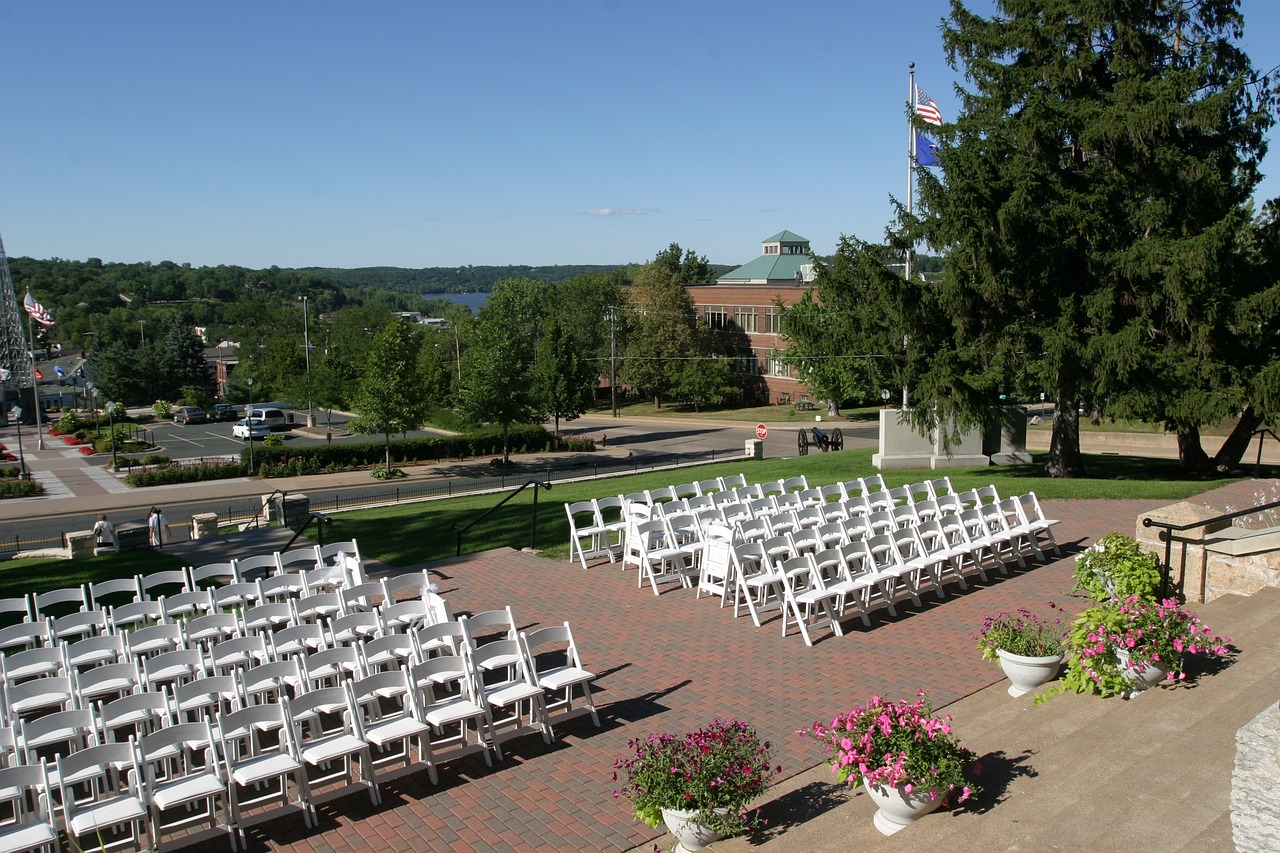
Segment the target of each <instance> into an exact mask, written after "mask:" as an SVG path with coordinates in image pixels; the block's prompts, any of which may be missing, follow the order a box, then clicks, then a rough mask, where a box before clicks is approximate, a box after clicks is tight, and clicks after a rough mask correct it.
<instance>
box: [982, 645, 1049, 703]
mask: <svg viewBox="0 0 1280 853" xmlns="http://www.w3.org/2000/svg"><path fill="white" fill-rule="evenodd" d="M996 654H997V655H998V656H999V657H1000V668H1001V669H1003V670H1004V674H1005V675H1007V676H1008V677H1009V695H1010V696H1022V695H1025V694H1027V693H1030V692H1031V691H1032V690H1035V689H1036V688H1037V687H1040V686H1041V685H1044V684H1048V683H1049V682H1050V681H1053V680H1054V679H1055V678H1057V677H1058V669H1059V668H1060V667H1061V666H1062V655H1048V656H1045V657H1027V656H1025V655H1015V654H1013V653H1012V652H1006V651H1005V650H1004V649H996Z"/></svg>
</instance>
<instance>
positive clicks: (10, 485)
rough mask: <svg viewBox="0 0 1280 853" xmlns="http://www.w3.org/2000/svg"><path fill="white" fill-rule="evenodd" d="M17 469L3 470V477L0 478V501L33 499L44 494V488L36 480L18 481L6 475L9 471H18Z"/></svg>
mask: <svg viewBox="0 0 1280 853" xmlns="http://www.w3.org/2000/svg"><path fill="white" fill-rule="evenodd" d="M18 470H19V469H17V468H9V469H6V470H5V476H4V477H2V478H0V500H5V499H6V498H33V497H37V496H39V495H43V494H44V486H42V485H40V483H39V481H37V480H18V479H14V478H12V477H10V476H9V475H8V472H9V471H18Z"/></svg>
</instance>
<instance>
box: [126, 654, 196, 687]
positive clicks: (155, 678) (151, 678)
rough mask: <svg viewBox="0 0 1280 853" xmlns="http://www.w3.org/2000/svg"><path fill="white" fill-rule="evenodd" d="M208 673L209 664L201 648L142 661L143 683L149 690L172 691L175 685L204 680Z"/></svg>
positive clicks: (156, 656) (155, 656)
mask: <svg viewBox="0 0 1280 853" xmlns="http://www.w3.org/2000/svg"><path fill="white" fill-rule="evenodd" d="M208 672H209V662H208V660H207V659H206V658H205V654H204V649H202V648H200V647H199V646H197V647H195V648H193V649H175V650H174V651H171V652H165V653H164V654H161V655H154V656H152V657H149V658H143V660H142V681H143V683H144V684H145V685H146V688H147V689H148V690H159V689H160V688H162V687H168V688H170V689H172V688H173V687H174V685H177V684H185V683H186V682H188V681H194V680H196V679H197V678H204V677H205V676H206V675H207V674H208Z"/></svg>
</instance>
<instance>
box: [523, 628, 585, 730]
mask: <svg viewBox="0 0 1280 853" xmlns="http://www.w3.org/2000/svg"><path fill="white" fill-rule="evenodd" d="M520 642H521V643H522V644H523V646H524V653H525V658H526V660H527V661H528V663H529V665H530V667H531V669H532V674H533V679H534V681H535V682H537V684H538V686H539V687H541V688H542V690H543V692H544V694H545V695H544V697H543V702H544V703H545V707H546V714H547V720H548V723H550V722H551V721H552V720H553V719H555V718H560V719H569V718H571V717H576V716H578V715H580V714H590V715H591V721H592V722H593V723H595V724H596V726H597V727H599V726H600V715H599V714H597V713H596V706H595V703H594V702H593V701H592V700H591V683H592V682H593V681H595V679H596V675H595V673H593V672H591V671H590V670H588V669H586V668H585V667H584V666H583V665H582V658H581V656H580V654H579V651H578V644H577V643H576V642H574V639H573V631H572V630H571V629H570V628H569V623H568V622H565V623H564V624H563V625H549V626H547V627H545V628H537V629H535V630H533V631H528V632H523V633H521V634H520ZM575 689H581V692H582V703H583V704H582V705H581V706H580V707H578V708H574V707H573V695H574V692H575Z"/></svg>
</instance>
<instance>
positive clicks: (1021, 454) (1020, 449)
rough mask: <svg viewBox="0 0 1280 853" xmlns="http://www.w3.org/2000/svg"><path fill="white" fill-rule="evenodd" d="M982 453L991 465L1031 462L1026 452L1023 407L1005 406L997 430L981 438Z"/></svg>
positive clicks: (1024, 409)
mask: <svg viewBox="0 0 1280 853" xmlns="http://www.w3.org/2000/svg"><path fill="white" fill-rule="evenodd" d="M982 452H983V453H985V454H987V455H988V456H989V457H991V464H992V465H1025V464H1028V463H1030V462H1031V454H1030V453H1028V452H1027V410H1026V408H1025V407H1023V406H1005V408H1004V418H1003V419H1002V420H1001V422H1000V428H999V429H998V430H994V429H993V430H990V431H988V432H987V433H986V434H985V435H984V436H983V437H982Z"/></svg>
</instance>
